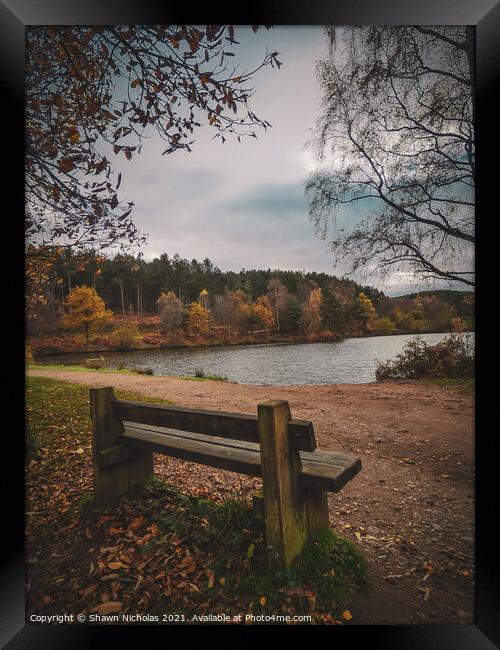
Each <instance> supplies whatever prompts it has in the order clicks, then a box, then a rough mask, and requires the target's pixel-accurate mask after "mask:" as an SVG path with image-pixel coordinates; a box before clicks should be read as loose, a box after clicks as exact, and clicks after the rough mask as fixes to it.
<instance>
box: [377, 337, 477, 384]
mask: <svg viewBox="0 0 500 650" xmlns="http://www.w3.org/2000/svg"><path fill="white" fill-rule="evenodd" d="M375 376H376V378H377V380H378V381H380V380H383V379H398V378H403V379H423V378H433V379H439V378H451V379H468V378H471V377H473V376H474V348H473V344H472V337H471V336H469V335H460V334H451V335H450V336H448V337H446V338H444V339H443V340H442V341H440V342H439V343H437V344H436V345H430V344H429V343H427V342H426V341H424V339H422V338H421V337H420V336H416V337H415V338H414V339H412V340H411V341H408V343H407V344H406V345H405V347H404V348H403V350H402V351H401V352H400V353H399V354H398V355H397V357H396V358H395V359H394V360H392V361H386V362H380V363H379V364H378V367H377V370H376V372H375Z"/></svg>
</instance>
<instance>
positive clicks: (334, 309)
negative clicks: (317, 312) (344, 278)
mask: <svg viewBox="0 0 500 650" xmlns="http://www.w3.org/2000/svg"><path fill="white" fill-rule="evenodd" d="M321 317H322V319H323V322H324V324H325V327H326V329H327V330H328V331H329V332H340V333H341V334H343V333H344V331H345V322H344V317H343V313H342V305H341V303H340V301H339V300H338V298H337V297H336V296H335V293H334V291H333V287H331V286H329V287H327V290H326V291H324V292H323V302H322V305H321Z"/></svg>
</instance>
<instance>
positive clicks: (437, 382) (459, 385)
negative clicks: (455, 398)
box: [420, 377, 476, 395]
mask: <svg viewBox="0 0 500 650" xmlns="http://www.w3.org/2000/svg"><path fill="white" fill-rule="evenodd" d="M420 381H421V382H422V383H424V384H430V385H431V386H442V387H443V388H451V389H452V390H456V391H458V392H459V393H462V394H463V395H474V393H475V390H476V381H475V379H474V377H472V378H469V379H451V378H449V377H440V378H438V379H421V380H420Z"/></svg>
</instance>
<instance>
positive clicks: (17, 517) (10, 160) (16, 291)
mask: <svg viewBox="0 0 500 650" xmlns="http://www.w3.org/2000/svg"><path fill="white" fill-rule="evenodd" d="M245 8H246V7H245ZM245 8H242V7H240V10H242V9H245ZM179 9H180V7H179V5H177V6H174V5H173V4H172V3H168V4H167V3H166V2H154V0H151V1H147V0H146V1H144V0H143V1H142V2H137V1H136V2H132V1H131V0H120V1H119V2H118V1H117V0H100V1H97V0H87V1H86V2H82V1H81V0H2V1H1V2H0V47H1V48H2V56H1V57H0V65H1V69H2V76H1V78H2V80H3V84H2V85H3V87H4V92H5V95H4V101H3V104H4V106H5V105H6V104H7V106H8V109H9V112H8V114H7V118H6V119H5V120H4V129H5V136H6V137H8V138H10V143H9V144H7V145H4V146H5V149H4V151H3V154H4V156H3V158H4V162H7V165H6V166H5V169H4V179H5V180H4V183H5V186H4V197H3V198H4V202H5V203H7V202H8V201H10V204H11V205H10V208H9V211H10V212H9V214H8V215H7V213H5V214H6V215H7V216H8V220H7V218H6V220H5V221H4V223H3V225H4V235H5V237H4V245H8V248H10V249H11V251H12V252H13V253H14V255H13V259H12V261H11V263H10V267H9V269H10V270H11V271H13V273H14V275H15V277H16V278H17V277H19V284H20V285H23V286H24V280H23V278H24V266H23V262H22V260H23V257H22V255H21V253H20V251H21V250H22V246H23V242H24V233H23V229H22V228H23V227H22V225H21V223H22V221H23V220H22V219H21V215H20V214H19V218H17V216H16V218H15V219H14V218H13V215H14V214H17V213H18V212H19V213H20V212H21V211H22V210H23V192H24V181H23V178H24V151H23V147H22V145H21V142H22V140H21V138H22V133H23V128H24V123H23V114H24V108H23V106H24V102H23V96H24V27H25V26H26V25H32V24H124V23H125V24H127V23H131V24H133V23H135V24H141V23H150V24H151V23H178V22H186V16H185V12H180V11H179ZM221 9H222V8H221V6H220V5H217V6H216V7H215V9H214V13H215V14H222V15H224V17H225V19H226V22H227V21H228V20H229V22H233V23H235V24H252V23H264V24H275V25H279V24H304V25H308V24H309V25H311V24H313V25H314V24H473V25H475V26H476V52H477V58H476V102H477V109H476V115H477V120H476V127H477V131H476V138H477V152H478V156H477V169H478V170H479V182H478V184H477V187H478V193H477V208H476V229H477V234H478V242H479V243H478V245H477V249H476V274H477V275H478V278H479V281H478V288H477V292H476V293H477V294H478V300H477V305H478V312H477V319H476V321H477V323H478V335H477V339H476V350H477V359H478V362H477V370H478V374H477V394H476V425H477V428H476V466H477V477H476V577H477V582H476V617H475V625H460V626H458V625H457V626H455V625H449V626H441V625H433V626H425V625H423V626H405V627H403V626H339V627H335V628H327V629H325V628H316V627H300V628H299V627H297V628H295V627H294V628H286V629H284V628H280V630H279V632H280V635H281V634H284V633H293V635H294V639H295V640H296V641H298V642H300V637H301V636H302V638H303V639H307V640H308V641H309V642H310V641H311V638H312V636H314V637H316V635H317V634H321V635H322V636H323V635H325V637H326V639H322V640H327V641H328V642H331V643H337V644H338V643H342V642H347V643H352V642H353V640H354V637H356V641H361V638H359V639H358V637H359V635H362V636H363V637H367V639H366V640H367V641H368V642H369V643H370V646H371V647H373V646H375V647H381V648H384V649H385V650H389V649H391V648H398V650H399V649H401V648H403V649H406V648H408V649H413V648H415V649H417V648H426V649H431V648H436V649H437V648H439V649H440V650H441V649H443V648H454V649H458V648H468V649H469V648H470V649H472V648H474V649H478V650H482V649H483V648H484V650H486V649H487V648H493V647H496V646H498V645H499V644H500V623H499V621H500V616H499V615H498V612H499V611H500V610H499V597H498V595H499V589H498V587H499V585H500V579H499V578H500V572H499V559H498V556H499V554H498V551H497V550H496V548H495V547H496V546H497V545H498V535H497V532H498V528H497V523H496V519H497V516H498V513H497V499H498V490H497V489H495V488H496V485H497V481H496V474H497V471H496V464H497V462H496V457H495V455H494V447H493V445H494V443H495V437H496V436H497V434H496V431H495V426H493V425H491V424H489V423H488V415H490V414H493V415H495V414H496V416H497V417H496V419H497V421H498V411H497V410H496V403H495V395H494V392H493V391H494V390H495V387H494V385H493V384H492V383H490V380H489V378H488V374H487V366H488V363H491V364H492V367H493V363H494V354H491V352H490V350H489V349H488V348H487V343H486V341H487V340H488V334H487V330H488V323H489V322H490V318H489V317H488V314H487V309H486V311H484V312H482V309H484V307H483V306H482V305H483V304H484V305H486V304H487V303H488V291H489V290H488V289H487V288H486V279H487V277H488V275H489V273H490V270H491V269H489V268H488V265H489V263H490V262H491V261H493V262H494V261H496V258H497V257H498V252H497V251H495V243H496V242H498V241H499V239H498V237H496V238H495V236H494V235H493V236H492V227H493V224H492V223H491V222H492V221H495V219H494V218H492V217H494V213H493V212H492V208H493V206H494V205H495V203H494V201H495V196H494V192H495V187H496V185H497V184H498V181H497V176H498V173H499V172H498V170H499V165H498V163H494V162H493V161H495V160H496V159H497V158H498V155H497V154H496V148H497V146H496V144H495V138H494V135H496V131H497V129H496V122H497V121H498V117H497V115H496V113H498V109H497V106H498V104H496V103H495V102H494V101H493V98H492V93H493V90H494V87H495V86H496V85H497V84H498V79H499V78H500V63H499V61H500V56H499V54H500V51H499V50H500V48H499V45H498V44H499V43H500V38H499V36H500V3H499V2H498V1H497V0H475V1H474V2H471V1H470V0H432V1H431V0H420V1H418V2H416V1H415V0H387V1H383V0H357V1H356V0H350V1H349V2H342V3H340V2H331V1H330V2H326V1H323V2H321V3H312V2H307V3H305V2H303V3H301V4H300V5H299V4H291V3H290V4H288V3H287V4H285V3H284V2H279V3H278V2H276V1H274V2H267V3H266V4H265V5H264V3H261V4H260V5H259V4H257V3H255V4H254V5H253V6H252V7H250V8H248V11H246V13H245V12H244V10H242V11H241V13H240V14H239V15H238V16H236V15H235V12H234V9H233V10H228V11H226V12H223V11H222V10H221ZM181 13H182V14H183V15H182V16H180V14H181ZM208 13H209V12H208V11H207V8H206V7H205V8H204V9H203V10H202V11H201V12H200V13H198V14H197V15H196V18H195V19H194V22H199V23H203V22H204V20H202V19H204V18H207V17H208ZM209 18H210V19H211V21H212V22H214V16H213V15H212V12H210V16H209ZM217 18H220V15H218V16H217ZM191 22H193V18H191ZM215 22H217V21H216V20H215ZM488 154H490V155H491V158H490V157H489V155H488ZM489 160H491V161H492V162H491V163H490V162H488V161H489ZM488 216H489V217H490V219H488ZM6 224H7V225H6ZM13 224H14V225H13ZM488 245H491V246H492V248H491V251H488ZM9 284H10V285H11V295H10V298H9V305H10V308H11V309H12V310H13V313H15V314H16V316H15V319H16V320H15V323H16V326H15V327H13V329H14V330H16V332H15V333H14V334H12V332H11V334H10V338H11V339H12V338H13V337H14V336H15V337H17V338H16V339H15V342H16V345H10V344H9V346H8V347H10V348H12V349H13V350H14V351H15V353H16V354H15V356H16V359H17V360H16V361H15V363H13V364H12V365H9V367H10V369H11V372H10V379H9V390H8V393H7V395H5V397H6V399H5V398H4V399H5V407H4V408H5V409H7V408H8V409H9V410H10V409H12V408H13V406H12V405H11V401H12V398H13V397H14V396H15V395H17V396H18V405H17V407H16V418H15V420H14V424H11V425H9V427H7V426H5V428H4V436H3V444H4V447H3V460H4V462H3V463H2V467H3V471H2V478H3V479H4V481H6V483H5V486H4V490H3V491H2V493H1V494H2V496H3V499H2V510H1V511H0V512H1V515H0V520H2V521H3V522H8V532H7V531H6V530H4V536H3V541H7V542H10V548H9V549H8V551H7V552H4V554H3V555H2V556H1V559H2V567H1V569H0V576H1V583H0V584H1V592H0V643H1V644H2V647H8V648H23V649H24V648H29V649H30V650H31V649H34V648H44V649H47V648H80V647H90V645H91V644H96V647H103V646H104V644H105V643H106V644H107V643H110V642H113V643H116V642H117V640H118V637H117V636H116V635H122V634H126V635H127V639H128V642H132V643H133V642H134V641H136V642H138V643H141V644H144V642H145V636H144V635H145V634H148V640H146V642H149V638H150V637H149V632H150V631H151V629H152V628H147V627H146V626H138V627H137V626H134V627H133V626H121V627H119V628H117V627H100V628H90V627H79V626H38V625H25V620H24V566H23V544H24V499H23V496H24V475H23V469H24V463H23V457H24V436H23V435H12V434H13V432H14V431H15V432H17V433H18V434H19V432H21V431H22V427H23V425H24V420H23V418H22V416H21V413H23V411H24V408H23V407H24V401H23V395H24V365H23V364H22V362H21V359H23V354H24V352H23V350H24V332H23V328H22V326H21V323H22V322H23V314H24V305H23V302H22V300H23V299H22V295H23V294H22V287H20V286H18V285H17V284H16V283H10V282H9ZM495 302H496V303H498V297H496V298H495ZM17 314H19V317H18V316H17ZM495 318H498V317H495ZM483 319H484V320H483ZM495 411H496V413H495ZM493 422H495V420H493ZM496 427H497V428H498V425H496ZM7 459H8V460H7ZM7 466H10V468H11V469H12V470H13V471H12V474H11V475H7V474H6V469H7ZM489 541H491V542H492V543H491V545H489ZM153 629H155V632H157V633H158V632H159V633H160V634H163V635H164V637H163V638H164V639H171V636H170V635H171V632H172V628H169V630H165V628H164V627H157V628H153ZM178 631H179V628H177V632H178ZM181 631H182V632H184V633H185V634H187V635H188V637H191V640H193V634H196V636H199V634H200V633H202V634H205V631H206V628H204V629H200V628H199V627H194V626H193V627H189V628H182V630H181ZM212 631H217V632H220V631H221V628H216V630H211V632H212ZM222 631H223V632H224V636H226V634H228V635H230V636H232V635H233V634H234V635H238V636H241V635H242V634H243V633H244V634H245V636H246V637H248V639H249V640H252V638H253V635H254V633H258V632H261V633H262V631H263V628H259V629H257V628H255V629H254V628H252V629H249V628H246V627H245V628H244V629H242V628H223V629H222ZM268 631H269V628H265V630H264V633H265V634H266V635H267V634H268ZM96 633H97V634H98V635H99V637H98V639H99V640H98V642H97V643H96V640H95V639H93V637H94V636H95V635H96ZM165 634H168V636H165ZM139 635H140V636H139Z"/></svg>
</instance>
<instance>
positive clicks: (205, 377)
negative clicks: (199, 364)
mask: <svg viewBox="0 0 500 650" xmlns="http://www.w3.org/2000/svg"><path fill="white" fill-rule="evenodd" d="M180 379H187V380H189V381H229V379H228V378H227V377H226V375H209V374H206V373H205V371H204V370H202V369H201V368H196V369H195V371H194V375H182V376H181V377H180Z"/></svg>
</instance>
